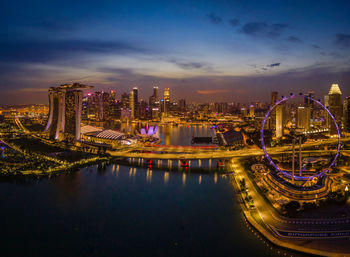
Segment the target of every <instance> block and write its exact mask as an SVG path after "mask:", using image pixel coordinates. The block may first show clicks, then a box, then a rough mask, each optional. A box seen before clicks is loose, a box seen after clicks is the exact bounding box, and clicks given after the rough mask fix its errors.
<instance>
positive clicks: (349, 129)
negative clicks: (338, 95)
mask: <svg viewBox="0 0 350 257" xmlns="http://www.w3.org/2000/svg"><path fill="white" fill-rule="evenodd" d="M343 119H344V132H346V133H350V96H348V97H346V98H345V100H344V118H343Z"/></svg>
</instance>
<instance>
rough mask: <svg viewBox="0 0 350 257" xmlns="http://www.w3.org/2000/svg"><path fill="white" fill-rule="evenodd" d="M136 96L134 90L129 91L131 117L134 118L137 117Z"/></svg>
mask: <svg viewBox="0 0 350 257" xmlns="http://www.w3.org/2000/svg"><path fill="white" fill-rule="evenodd" d="M134 101H135V96H134V90H131V91H130V93H129V106H130V110H131V113H130V118H131V119H132V120H133V119H135V102H134Z"/></svg>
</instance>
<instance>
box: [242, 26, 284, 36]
mask: <svg viewBox="0 0 350 257" xmlns="http://www.w3.org/2000/svg"><path fill="white" fill-rule="evenodd" d="M287 27H288V24H283V23H274V24H267V23H266V22H250V23H245V24H244V25H243V26H242V28H241V30H240V32H242V33H244V34H246V35H249V36H254V37H269V38H277V37H279V36H280V35H281V33H282V32H283V31H284V30H285V29H286V28H287Z"/></svg>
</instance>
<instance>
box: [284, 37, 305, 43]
mask: <svg viewBox="0 0 350 257" xmlns="http://www.w3.org/2000/svg"><path fill="white" fill-rule="evenodd" d="M287 41H289V42H291V43H297V44H300V43H303V41H302V40H301V39H300V38H298V37H296V36H289V37H288V38H287Z"/></svg>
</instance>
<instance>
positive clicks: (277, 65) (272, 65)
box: [266, 62, 281, 68]
mask: <svg viewBox="0 0 350 257" xmlns="http://www.w3.org/2000/svg"><path fill="white" fill-rule="evenodd" d="M280 65H281V63H280V62H276V63H271V64H268V65H266V67H269V68H273V67H279V66H280Z"/></svg>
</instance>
